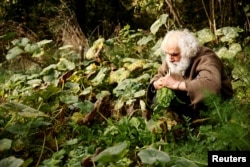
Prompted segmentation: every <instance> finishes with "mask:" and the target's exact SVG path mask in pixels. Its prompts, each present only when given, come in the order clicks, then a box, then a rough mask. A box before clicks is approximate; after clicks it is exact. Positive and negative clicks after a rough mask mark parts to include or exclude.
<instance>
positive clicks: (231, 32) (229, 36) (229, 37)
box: [216, 27, 243, 43]
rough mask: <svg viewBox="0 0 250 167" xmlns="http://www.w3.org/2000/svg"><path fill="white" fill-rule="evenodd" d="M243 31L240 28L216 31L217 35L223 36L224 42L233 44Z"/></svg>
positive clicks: (226, 28)
mask: <svg viewBox="0 0 250 167" xmlns="http://www.w3.org/2000/svg"><path fill="white" fill-rule="evenodd" d="M242 31H243V30H242V29H241V28H238V27H223V28H220V29H218V30H216V35H218V36H221V39H220V40H221V41H222V42H229V43H231V42H233V41H234V39H235V38H236V37H238V36H239V32H242Z"/></svg>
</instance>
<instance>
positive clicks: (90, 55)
mask: <svg viewBox="0 0 250 167" xmlns="http://www.w3.org/2000/svg"><path fill="white" fill-rule="evenodd" d="M103 46H104V38H100V39H98V40H96V41H95V42H94V44H93V46H92V47H91V48H89V50H88V51H87V53H86V56H85V57H86V59H87V60H90V59H94V58H96V57H97V56H98V53H99V52H100V51H101V49H102V48H103Z"/></svg>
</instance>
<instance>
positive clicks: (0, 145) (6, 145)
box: [0, 138, 12, 152]
mask: <svg viewBox="0 0 250 167" xmlns="http://www.w3.org/2000/svg"><path fill="white" fill-rule="evenodd" d="M11 144H12V140H10V139H6V138H5V139H1V140H0V152H2V151H3V150H9V149H10V148H11Z"/></svg>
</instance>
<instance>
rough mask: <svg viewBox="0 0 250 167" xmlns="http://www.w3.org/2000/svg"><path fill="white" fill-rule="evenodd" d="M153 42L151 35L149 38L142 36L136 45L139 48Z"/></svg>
mask: <svg viewBox="0 0 250 167" xmlns="http://www.w3.org/2000/svg"><path fill="white" fill-rule="evenodd" d="M152 40H154V36H153V35H149V36H144V37H142V39H140V40H139V41H138V42H137V44H138V45H139V46H142V45H146V44H147V43H148V42H150V41H152Z"/></svg>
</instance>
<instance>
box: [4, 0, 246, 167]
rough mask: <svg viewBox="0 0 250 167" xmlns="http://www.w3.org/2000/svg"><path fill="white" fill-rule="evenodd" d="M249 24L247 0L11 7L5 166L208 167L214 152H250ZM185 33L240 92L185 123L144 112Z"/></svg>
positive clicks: (17, 1)
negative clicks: (173, 44)
mask: <svg viewBox="0 0 250 167" xmlns="http://www.w3.org/2000/svg"><path fill="white" fill-rule="evenodd" d="M249 16H250V4H249V0H190V1H188V0H154V1H153V0H98V1H95V0H68V1H65V0H36V1H33V0H2V1H1V2H0V166H1V167H5V166H6V167H7V166H13V167H16V166H23V167H25V166H46V167H47V166H70V167H72V166H77V167H78V166H207V152H208V151H209V150H213V151H216V150H238V151H246V150H248V151H249V150H250V143H249V141H250V140H249V139H250V133H249V129H250V123H249V113H250V112H249V110H250V104H249V102H250V70H249V66H250V59H249V56H250V45H249V43H250V38H249V33H250V21H249ZM178 28H188V29H189V30H191V31H192V32H194V35H195V36H197V38H198V39H199V42H200V43H201V44H203V45H206V46H209V47H211V48H212V49H213V50H214V51H215V52H216V53H217V54H218V56H219V57H220V58H221V59H222V60H223V62H224V64H225V67H226V70H227V73H228V75H229V76H230V77H231V78H232V84H233V88H234V98H233V99H232V100H231V101H227V102H222V101H220V100H219V99H218V98H216V97H210V98H208V100H207V104H208V105H209V111H208V112H205V113H202V114H203V118H202V119H199V120H195V121H191V120H190V119H189V118H187V117H184V120H185V122H184V123H179V122H175V121H174V120H173V119H172V118H171V116H170V115H167V114H166V113H165V112H163V111H162V110H159V109H155V110H154V109H153V110H154V112H152V111H149V110H148V107H146V88H147V85H148V83H149V80H150V78H151V77H152V76H153V75H154V74H155V72H156V70H157V68H158V67H159V65H160V63H161V58H162V55H161V53H160V51H159V45H160V42H161V40H162V37H163V36H164V34H165V33H166V32H167V31H168V30H171V29H178ZM149 115H150V117H149ZM176 124H177V125H176Z"/></svg>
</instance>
